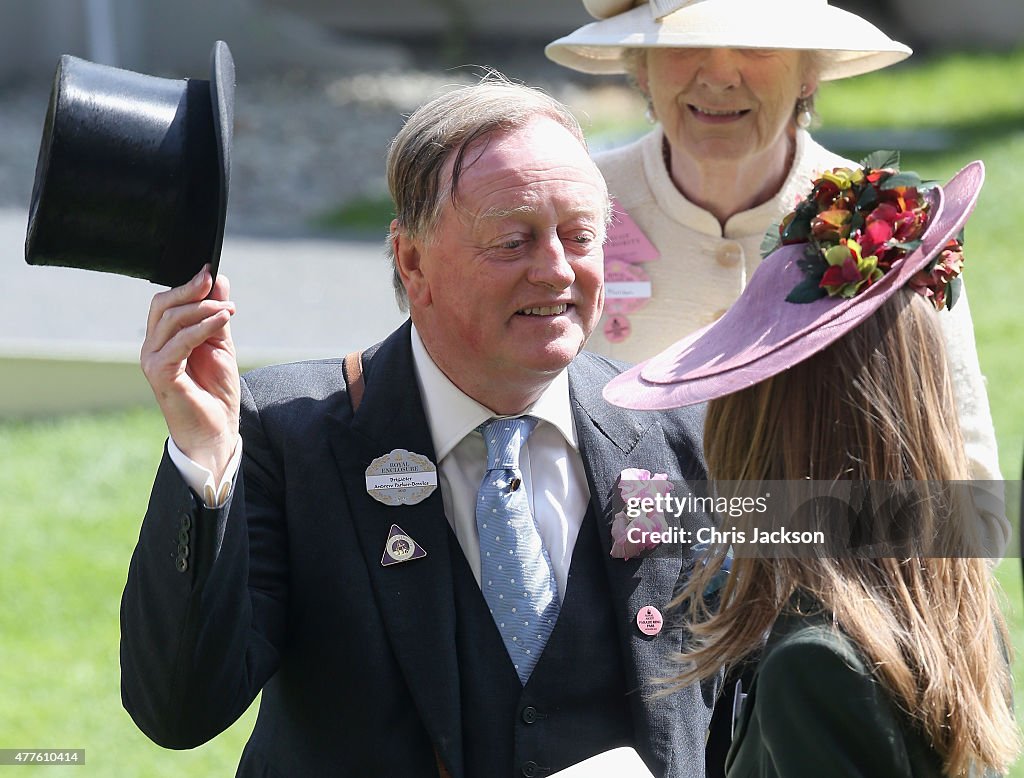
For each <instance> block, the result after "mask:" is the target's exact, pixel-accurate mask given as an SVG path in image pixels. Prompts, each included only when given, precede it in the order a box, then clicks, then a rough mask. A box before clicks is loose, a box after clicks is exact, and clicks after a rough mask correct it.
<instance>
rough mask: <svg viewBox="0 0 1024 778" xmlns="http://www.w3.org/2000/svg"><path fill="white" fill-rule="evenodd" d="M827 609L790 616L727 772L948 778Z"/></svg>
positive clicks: (775, 633) (772, 643)
mask: <svg viewBox="0 0 1024 778" xmlns="http://www.w3.org/2000/svg"><path fill="white" fill-rule="evenodd" d="M826 619H827V616H824V615H818V616H798V615H784V616H781V617H780V618H779V620H778V621H777V622H776V623H775V625H774V626H773V627H772V631H771V635H770V636H769V638H768V642H767V644H766V646H765V649H764V653H763V654H762V657H761V660H760V662H759V663H758V666H757V670H756V672H755V674H754V679H753V684H752V686H751V688H750V689H749V690H744V691H746V692H747V693H748V696H747V698H746V700H745V702H744V703H743V707H742V710H741V711H740V714H739V717H738V719H737V721H736V732H735V736H734V738H733V743H732V748H731V749H730V751H729V755H728V758H727V759H726V774H727V776H728V778H753V777H754V776H757V777H758V778H768V777H769V776H778V777H779V778H803V777H804V776H807V777H808V778H812V777H813V778H854V776H863V777H864V778H890V777H891V778H902V776H914V777H915V778H917V777H919V776H941V775H942V769H941V762H940V760H939V757H938V755H937V754H936V753H935V751H934V750H932V748H931V747H930V746H929V744H928V742H927V741H926V740H925V738H924V736H923V735H922V734H920V733H919V732H917V731H915V730H914V729H913V727H912V726H911V721H910V719H909V718H908V717H907V716H906V714H904V713H902V712H901V711H900V710H899V709H898V708H897V706H896V705H895V703H894V702H893V700H892V699H891V697H890V696H889V695H888V694H887V693H886V692H885V690H884V689H883V688H882V686H881V685H880V684H879V683H878V682H877V681H876V680H875V678H874V677H873V676H872V674H871V672H870V669H869V668H868V666H867V664H866V662H865V661H864V658H863V657H862V656H861V655H860V653H859V652H858V650H857V648H856V646H855V644H854V643H853V641H852V640H850V639H849V638H848V637H847V636H845V635H843V634H842V633H840V632H839V631H838V630H836V629H835V628H833V627H832V626H831V625H830V624H829V622H828V621H827V620H826Z"/></svg>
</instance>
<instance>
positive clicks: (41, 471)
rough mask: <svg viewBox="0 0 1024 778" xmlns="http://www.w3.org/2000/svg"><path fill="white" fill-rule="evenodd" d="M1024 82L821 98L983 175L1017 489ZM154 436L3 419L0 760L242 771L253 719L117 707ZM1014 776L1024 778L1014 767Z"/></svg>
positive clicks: (1000, 424) (944, 166) (875, 87)
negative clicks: (18, 753) (151, 724)
mask: <svg viewBox="0 0 1024 778" xmlns="http://www.w3.org/2000/svg"><path fill="white" fill-rule="evenodd" d="M1021 84H1024V52H1018V53H1016V54H1013V55H1009V56H1006V57H996V56H993V55H973V56H972V55H959V54H958V55H953V56H950V57H947V58H944V59H942V60H938V61H934V62H930V63H924V64H923V65H916V66H912V67H904V68H899V69H894V70H892V71H891V72H884V73H881V74H878V75H871V76H865V77H862V78H858V79H853V80H851V81H848V82H839V83H835V84H828V85H826V86H825V88H824V89H823V92H822V96H821V100H820V102H819V112H820V113H821V115H822V117H823V120H824V124H825V127H826V128H832V127H849V128H856V129H870V128H885V127H901V128H916V127H925V128H932V127H938V128H940V129H943V130H945V131H947V132H949V133H950V137H951V138H952V139H953V142H952V146H951V147H950V148H948V149H946V150H944V151H941V152H930V153H921V152H915V153H908V154H905V155H904V167H905V168H913V169H916V170H917V171H918V172H920V173H921V174H922V175H925V176H927V177H933V178H946V177H948V176H949V175H950V174H951V173H952V172H954V171H955V170H956V169H958V168H959V167H960V166H962V165H963V164H965V163H966V162H968V161H970V160H972V159H982V160H983V161H984V162H985V163H986V165H987V167H988V180H987V183H986V185H985V190H984V192H983V194H982V198H981V202H980V204H979V206H978V209H977V211H976V213H975V215H974V217H973V218H972V220H971V224H970V226H969V229H968V233H967V252H968V254H967V256H968V268H967V271H966V274H965V277H966V280H967V287H968V290H969V295H970V302H971V308H972V312H973V315H974V323H975V335H976V338H977V343H978V350H979V354H980V358H981V363H982V369H983V371H984V373H985V374H986V375H987V377H988V389H989V398H990V401H991V404H992V411H993V417H994V419H995V424H996V430H997V434H998V437H999V444H1000V452H1001V462H1002V466H1003V472H1004V474H1005V475H1006V476H1007V477H1008V478H1012V479H1016V478H1017V477H1018V476H1019V473H1020V469H1021V448H1022V443H1024V368H1022V367H1021V345H1020V344H1021V343H1022V341H1024V338H1022V335H1024V327H1022V325H1021V324H1020V323H1019V316H1018V313H1017V311H1018V309H1019V307H1020V306H1019V303H1018V302H1017V300H1018V297H1019V296H1020V294H1021V290H1024V262H1022V261H1021V260H1020V258H1019V257H1018V252H1017V249H1016V245H1015V243H1016V240H1015V238H1016V235H1017V233H1016V231H1015V229H1014V228H1019V226H1020V225H1021V224H1022V223H1024V198H1022V197H1021V195H1020V194H1019V193H1020V190H1021V187H1020V183H1019V180H1020V179H1019V175H1018V171H1019V170H1022V169H1024V87H1022V86H1021ZM938 96H940V97H938ZM897 104H898V106H899V108H898V109H894V108H887V107H886V106H892V105H897ZM589 112H590V113H591V115H592V119H593V124H592V126H593V127H599V128H602V130H603V129H604V128H608V127H612V126H614V124H615V121H614V120H613V117H609V116H608V115H601V114H600V112H599V111H597V110H596V109H594V108H593V107H591V108H590V109H589ZM623 118H627V119H629V120H631V121H632V120H635V119H636V117H635V116H629V117H623ZM837 150H839V149H837ZM863 150H864V149H850V150H847V151H848V152H849V153H850V154H856V153H858V152H859V151H863ZM364 208H365V210H363V211H362V212H361V215H360V209H364ZM386 209H387V214H385V215H384V216H381V215H380V213H381V205H380V204H379V203H377V204H373V203H369V202H368V203H366V204H364V205H360V206H359V208H353V214H352V215H350V216H345V217H344V218H346V219H351V221H350V223H349V224H350V225H356V226H358V225H360V224H361V225H362V226H367V227H370V226H372V229H373V230H379V229H381V227H382V225H386V223H387V219H389V218H390V216H389V215H388V214H390V204H388V205H387V206H386ZM360 220H362V221H360ZM370 222H372V225H371V224H370ZM164 436H165V430H164V426H163V422H162V420H161V419H160V417H159V415H158V414H157V413H156V412H155V411H145V412H139V411H135V412H126V413H119V414H111V415H99V416H89V417H73V418H66V419H61V420H54V421H45V422H33V423H13V422H6V423H0V530H2V537H3V550H4V552H5V553H4V560H3V563H2V564H0V594H2V596H3V607H2V608H0V657H2V659H3V661H0V748H28V747H32V748H37V747H45V748H85V749H86V766H85V767H82V768H77V769H76V770H74V771H73V774H74V775H75V776H82V778H85V776H118V777H120V776H125V775H143V776H158V777H159V776H180V775H183V774H184V775H189V776H214V775H217V776H219V775H232V774H233V773H234V769H235V765H236V764H237V760H238V756H239V754H240V753H241V750H242V745H243V743H244V740H245V738H246V737H247V735H248V732H249V731H250V730H251V728H252V722H253V712H252V711H250V712H249V713H248V714H246V715H245V716H244V717H243V718H242V719H241V720H240V721H239V722H238V723H237V724H236V725H235V726H234V727H232V728H231V729H230V730H229V731H228V732H226V733H224V734H223V735H221V736H220V737H218V738H216V739H215V740H214V741H213V742H212V743H210V744H208V745H206V746H204V747H202V748H199V749H196V750H194V751H189V752H180V753H179V752H169V751H164V750H163V749H161V748H159V747H157V746H155V745H153V744H152V743H150V742H149V741H148V740H147V739H146V738H145V737H144V736H143V735H142V734H140V733H139V732H138V730H137V729H136V728H135V726H134V724H133V723H132V722H131V720H130V719H129V717H128V715H127V714H126V713H125V712H124V710H123V709H122V707H121V703H120V694H119V673H118V656H117V653H118V606H119V600H120V594H121V589H122V587H123V586H124V579H125V574H126V571H127V567H128V560H129V558H130V556H131V552H132V548H133V546H134V543H135V540H136V537H137V535H138V528H139V523H140V521H141V517H142V514H143V512H144V511H145V506H146V501H147V499H148V494H149V487H150V483H151V480H152V477H153V472H154V471H155V468H156V464H157V460H158V458H159V455H160V447H161V445H162V442H163V439H164ZM997 576H998V578H999V580H1000V581H1001V582H1002V584H1003V587H1004V589H1005V592H1006V613H1007V615H1008V617H1009V620H1010V623H1011V630H1012V636H1013V642H1014V646H1015V650H1016V654H1017V659H1016V661H1015V670H1016V676H1017V678H1018V684H1017V700H1018V705H1020V704H1021V703H1022V702H1024V685H1022V684H1021V683H1020V679H1021V678H1022V677H1024V658H1022V654H1024V613H1022V596H1024V595H1022V591H1021V578H1020V564H1019V560H1017V559H1008V560H1006V561H1005V562H1003V563H1002V564H1001V565H1000V566H999V568H998V569H997ZM3 769H4V768H0V772H2V771H3ZM12 769H13V768H12ZM66 770H67V768H62V767H53V768H49V767H37V768H30V769H28V770H27V771H26V774H29V773H31V774H32V775H50V774H51V773H52V774H57V771H61V772H60V774H62V775H64V774H67V773H66ZM12 774H13V772H12ZM18 774H19V775H20V774H21V773H20V772H19V773H18ZM1011 775H1013V776H1016V777H1017V778H1024V765H1018V766H1017V768H1016V769H1015V770H1014V771H1013V772H1012V773H1011Z"/></svg>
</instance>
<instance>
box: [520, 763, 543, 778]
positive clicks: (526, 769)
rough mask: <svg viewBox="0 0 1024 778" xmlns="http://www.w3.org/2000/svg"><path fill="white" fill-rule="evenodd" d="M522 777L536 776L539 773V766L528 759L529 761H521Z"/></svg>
mask: <svg viewBox="0 0 1024 778" xmlns="http://www.w3.org/2000/svg"><path fill="white" fill-rule="evenodd" d="M522 772H523V778H536V777H537V776H538V775H540V766H539V765H538V764H537V763H536V762H534V761H533V760H530V761H529V762H523V770H522Z"/></svg>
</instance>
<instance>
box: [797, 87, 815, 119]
mask: <svg viewBox="0 0 1024 778" xmlns="http://www.w3.org/2000/svg"><path fill="white" fill-rule="evenodd" d="M806 91H807V87H806V86H801V87H800V97H798V98H797V100H796V126H797V127H799V128H800V129H801V130H806V129H807V128H808V127H810V126H811V123H812V122H813V121H814V114H813V113H811V100H810V98H808V97H806V96H805V95H804V92H806Z"/></svg>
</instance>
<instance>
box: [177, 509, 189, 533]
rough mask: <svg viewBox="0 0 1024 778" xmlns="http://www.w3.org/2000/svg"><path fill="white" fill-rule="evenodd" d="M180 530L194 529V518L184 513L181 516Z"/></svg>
mask: <svg viewBox="0 0 1024 778" xmlns="http://www.w3.org/2000/svg"><path fill="white" fill-rule="evenodd" d="M178 529H183V530H185V531H188V530H190V529H192V517H191V516H189V515H188V514H187V513H183V514H182V515H181V523H180V524H178Z"/></svg>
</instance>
